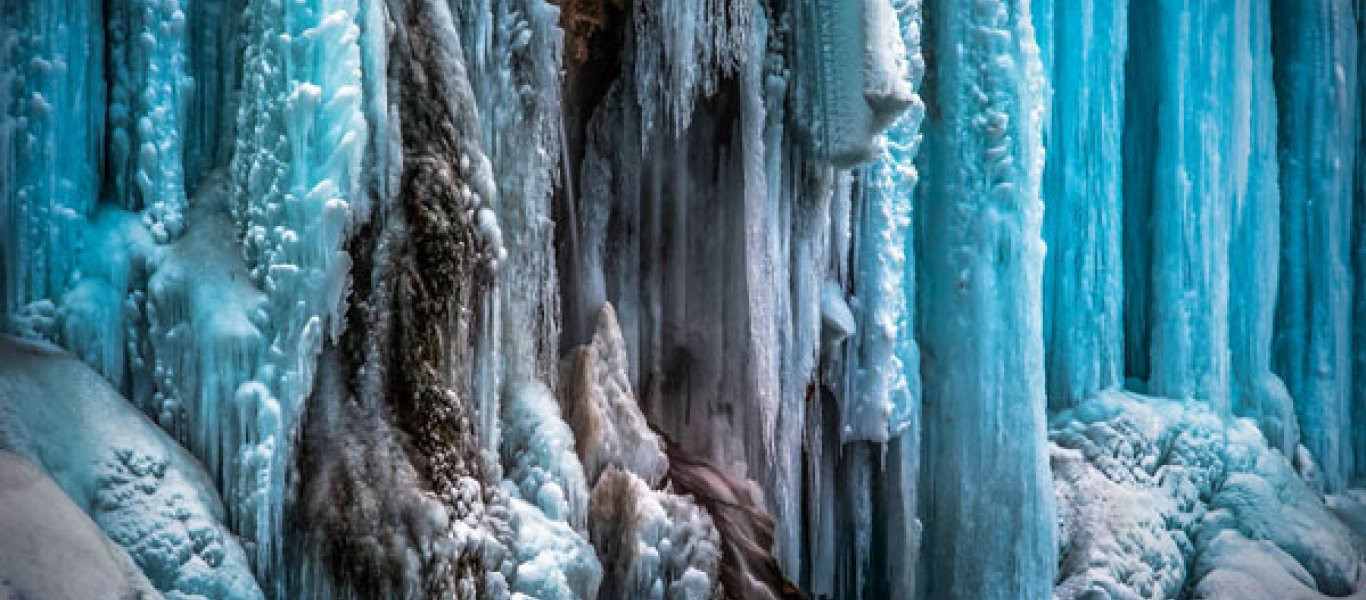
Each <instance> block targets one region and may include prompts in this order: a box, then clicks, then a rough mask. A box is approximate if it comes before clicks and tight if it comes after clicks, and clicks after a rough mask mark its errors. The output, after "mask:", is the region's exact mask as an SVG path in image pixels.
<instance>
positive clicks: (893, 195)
mask: <svg viewBox="0 0 1366 600" xmlns="http://www.w3.org/2000/svg"><path fill="white" fill-rule="evenodd" d="M889 8H892V9H894V10H895V13H896V14H895V15H893V16H897V17H899V18H900V25H901V28H900V34H901V35H900V36H899V37H898V38H896V39H895V40H894V41H895V42H896V44H895V45H896V46H897V47H898V50H897V52H898V54H900V55H902V56H905V57H906V59H905V61H906V63H907V65H908V66H909V73H910V75H909V77H908V78H907V79H908V80H909V81H910V82H911V83H912V84H915V85H918V84H919V83H920V78H921V76H922V74H923V72H924V70H925V62H924V59H923V58H922V57H921V55H920V3H919V2H917V1H915V0H912V1H909V2H898V3H896V4H895V5H893V6H890V7H889ZM909 97H910V98H911V99H912V101H911V105H910V109H909V110H907V111H906V112H905V113H904V114H902V116H901V117H900V118H898V119H897V121H896V123H894V124H893V125H892V127H891V128H890V129H889V130H888V131H887V132H886V133H885V134H883V135H881V136H879V137H878V139H877V140H876V142H875V145H876V146H877V149H878V155H877V160H876V161H875V162H874V163H873V164H871V165H869V166H868V167H866V168H864V169H863V189H864V190H865V192H864V194H863V201H862V202H861V203H860V207H861V211H860V213H861V214H859V215H857V216H856V217H855V219H856V223H857V228H858V240H857V242H856V257H855V259H854V260H855V262H856V268H857V272H856V276H855V277H856V279H855V282H854V285H853V287H854V295H855V297H856V298H857V302H856V308H855V312H856V314H855V318H856V320H857V324H858V327H857V331H856V333H855V338H856V339H855V341H854V343H855V346H854V347H855V348H856V351H857V354H858V355H857V357H856V358H855V360H854V363H853V365H851V367H854V368H851V369H850V371H851V372H852V374H853V375H854V381H853V385H852V386H851V389H852V391H853V393H852V394H851V397H848V398H845V399H844V403H843V409H844V410H843V417H842V419H841V424H842V425H841V427H842V429H841V438H842V439H844V440H869V441H875V442H886V441H888V440H889V439H891V438H893V437H896V436H897V435H899V434H900V433H901V432H902V431H903V430H905V429H906V428H907V427H908V426H911V425H913V422H914V420H915V419H916V417H917V415H918V412H919V411H918V406H917V404H918V402H919V399H920V349H919V348H917V347H916V343H915V339H914V338H915V336H914V331H913V329H914V324H915V322H914V319H915V311H914V299H915V259H914V256H915V248H914V244H913V236H912V233H911V228H910V221H911V196H912V194H913V193H914V191H915V185H916V182H917V181H918V179H919V175H918V174H917V173H916V170H915V156H916V153H917V151H918V150H919V148H920V122H921V120H922V119H924V117H925V104H924V103H923V102H921V100H920V98H919V97H918V96H916V95H914V94H911V95H909Z"/></svg>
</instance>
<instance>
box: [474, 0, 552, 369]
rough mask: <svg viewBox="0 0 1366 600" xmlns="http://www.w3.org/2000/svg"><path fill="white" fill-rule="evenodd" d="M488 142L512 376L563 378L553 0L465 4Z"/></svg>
mask: <svg viewBox="0 0 1366 600" xmlns="http://www.w3.org/2000/svg"><path fill="white" fill-rule="evenodd" d="M459 12H460V13H461V17H460V21H461V27H462V30H463V33H462V37H461V40H462V41H463V42H464V45H465V56H466V61H467V63H468V64H469V65H471V69H470V80H471V81H470V84H471V86H472V88H473V90H474V94H475V98H476V99H477V101H478V103H479V109H480V119H479V125H480V129H481V134H482V135H481V144H482V147H483V148H484V150H485V152H487V153H488V155H489V157H490V161H491V162H492V164H493V171H494V178H495V182H496V184H497V189H498V194H497V198H496V200H495V201H494V206H495V212H496V213H497V217H498V223H499V225H500V229H501V230H502V231H503V239H502V244H503V246H504V248H505V250H506V252H507V256H506V257H505V258H504V260H503V261H502V265H501V268H500V271H499V278H498V289H499V307H500V314H499V321H500V323H502V324H503V325H502V327H501V329H502V331H501V334H500V335H501V338H502V339H501V342H500V354H501V356H502V358H501V364H500V365H495V366H496V368H497V369H498V370H500V371H501V372H502V373H503V375H504V378H503V381H502V383H503V384H505V385H511V386H516V385H519V384H520V382H523V381H526V380H529V379H538V380H541V381H543V382H544V383H546V384H547V385H549V386H551V387H553V386H554V385H555V380H554V378H555V376H556V370H557V368H558V363H559V358H558V353H559V333H560V325H559V321H560V306H559V289H558V285H559V281H558V275H557V273H556V270H555V261H553V260H547V257H550V256H553V254H554V251H555V250H554V236H553V234H554V223H553V221H552V219H551V213H552V211H551V194H552V193H553V192H554V189H555V187H556V184H557V175H558V174H559V169H560V153H561V148H560V146H561V139H560V136H561V131H560V126H561V123H560V113H559V111H560V105H561V102H560V91H559V85H560V83H559V77H560V69H561V61H560V54H561V48H562V46H563V34H562V33H561V31H560V29H559V27H557V26H556V22H557V21H558V19H559V15H560V12H559V10H558V9H557V8H556V7H555V6H554V5H552V4H549V3H547V2H545V1H544V0H469V1H466V2H464V3H463V4H462V8H460V9H459Z"/></svg>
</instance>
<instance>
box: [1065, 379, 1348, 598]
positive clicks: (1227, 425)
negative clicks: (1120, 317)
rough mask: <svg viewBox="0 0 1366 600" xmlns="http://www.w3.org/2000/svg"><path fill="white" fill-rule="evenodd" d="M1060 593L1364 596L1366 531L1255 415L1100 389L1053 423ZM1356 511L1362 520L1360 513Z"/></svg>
mask: <svg viewBox="0 0 1366 600" xmlns="http://www.w3.org/2000/svg"><path fill="white" fill-rule="evenodd" d="M1051 437H1052V440H1053V443H1054V447H1053V451H1052V463H1053V469H1054V484H1055V486H1056V488H1057V491H1058V497H1059V522H1060V530H1059V534H1060V539H1059V553H1060V556H1061V561H1062V562H1061V573H1060V575H1059V578H1058V581H1059V584H1058V587H1057V590H1056V595H1057V597H1058V598H1086V597H1091V596H1089V595H1088V594H1096V593H1102V594H1104V595H1106V596H1107V597H1111V598H1174V597H1193V598H1208V599H1216V598H1227V599H1233V598H1267V599H1271V598H1304V599H1309V598H1325V597H1344V596H1351V597H1366V587H1363V583H1366V563H1363V557H1364V556H1366V555H1363V554H1362V548H1363V545H1362V543H1363V540H1362V538H1360V537H1359V536H1358V534H1355V533H1353V532H1352V530H1351V529H1349V527H1348V526H1347V525H1346V524H1344V522H1343V521H1342V520H1341V519H1340V518H1339V517H1338V516H1336V515H1335V514H1334V512H1333V511H1332V510H1330V506H1335V507H1339V508H1340V509H1342V511H1343V514H1346V515H1359V514H1360V513H1357V512H1355V510H1353V508H1352V507H1351V506H1350V505H1348V504H1347V503H1348V502H1351V499H1350V497H1344V498H1342V499H1334V500H1330V501H1329V503H1328V504H1325V502H1324V500H1323V499H1322V498H1321V497H1319V496H1318V495H1317V494H1316V493H1315V492H1314V491H1313V490H1312V489H1311V488H1310V487H1309V486H1308V485H1307V484H1306V483H1305V482H1304V480H1302V479H1301V477H1300V475H1299V474H1298V473H1297V472H1296V470H1295V468H1294V467H1293V466H1292V464H1291V463H1290V461H1289V460H1287V458H1286V457H1285V455H1283V454H1281V453H1280V452H1279V451H1277V450H1273V449H1271V448H1269V447H1268V446H1267V444H1266V441H1265V439H1264V438H1263V437H1262V435H1261V433H1260V432H1259V431H1258V430H1257V428H1256V426H1255V425H1254V424H1253V423H1252V422H1251V421H1248V420H1243V419H1239V420H1228V419H1227V418H1223V417H1220V416H1218V415H1217V414H1215V413H1214V412H1213V411H1212V410H1211V409H1210V408H1209V407H1208V406H1206V405H1202V404H1191V403H1184V402H1181V401H1176V400H1169V399H1161V398H1153V397H1146V396H1137V395H1132V394H1128V393H1123V392H1113V391H1111V392H1102V393H1101V394H1100V396H1098V397H1097V398H1095V399H1092V400H1089V401H1086V402H1084V403H1082V404H1080V405H1079V406H1078V407H1076V408H1074V409H1072V410H1070V411H1067V412H1064V413H1062V414H1061V415H1059V416H1058V417H1057V418H1056V419H1055V420H1054V422H1053V425H1052V432H1051ZM1354 518H1359V517H1354Z"/></svg>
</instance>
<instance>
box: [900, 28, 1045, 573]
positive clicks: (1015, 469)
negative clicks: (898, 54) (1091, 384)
mask: <svg viewBox="0 0 1366 600" xmlns="http://www.w3.org/2000/svg"><path fill="white" fill-rule="evenodd" d="M1029 10H1030V9H1029V3H1028V2H1006V1H998V2H992V1H979V2H972V3H959V2H938V3H936V4H935V5H934V10H932V11H927V13H926V14H927V16H930V15H932V17H930V18H929V20H930V22H928V23H927V29H928V30H929V31H931V32H932V33H933V36H932V39H933V40H934V41H933V43H932V44H931V45H930V49H929V51H927V53H926V56H927V58H928V59H929V60H928V61H927V62H928V63H929V65H928V69H927V74H928V77H927V81H929V82H930V85H929V86H928V89H927V91H926V93H925V96H926V99H927V101H926V104H927V105H928V106H929V107H930V109H929V117H928V118H927V119H926V125H927V126H926V128H925V130H926V136H925V148H924V153H925V156H924V158H925V163H924V168H923V169H922V172H923V173H924V174H925V182H924V183H925V193H924V194H920V195H918V196H919V197H920V198H923V199H924V203H923V205H922V206H920V207H919V210H918V211H917V221H916V223H917V228H918V229H917V232H916V234H917V237H918V238H919V239H920V240H921V241H920V246H919V248H918V250H919V252H918V256H917V260H918V269H917V272H918V273H919V274H921V275H922V277H921V278H920V280H919V283H920V292H919V298H920V302H921V310H920V311H918V312H919V314H920V315H921V318H920V333H921V335H920V339H921V343H922V348H923V356H924V364H923V367H922V373H923V375H924V424H925V427H924V431H925V445H924V448H925V456H924V457H923V463H922V464H923V465H924V470H923V473H924V476H923V486H924V487H923V492H922V494H921V496H922V498H924V499H925V500H926V502H927V505H926V507H925V513H924V515H925V520H926V528H927V529H926V531H927V537H926V539H925V543H924V549H925V555H924V556H925V567H926V572H927V573H929V574H931V576H929V577H927V578H926V580H927V581H926V587H927V592H928V595H927V596H926V597H932V598H949V599H956V598H961V599H966V598H974V599H983V600H990V599H996V598H999V599H1003V600H1004V599H1011V600H1036V599H1045V598H1050V597H1051V596H1052V590H1053V572H1054V568H1055V562H1056V556H1055V553H1054V531H1053V530H1054V519H1053V515H1054V508H1053V488H1052V484H1051V482H1050V478H1049V471H1048V463H1047V452H1046V446H1045V435H1044V412H1045V406H1044V405H1045V398H1044V365H1043V324H1042V320H1043V315H1042V306H1041V304H1042V300H1041V297H1040V289H1041V287H1040V286H1041V279H1042V270H1043V252H1044V247H1043V243H1042V239H1041V238H1040V235H1041V219H1042V213H1043V205H1042V204H1041V203H1040V201H1039V185H1040V179H1041V171H1042V167H1043V158H1044V157H1043V144H1042V141H1041V136H1040V125H1041V121H1042V118H1043V115H1042V110H1043V108H1042V103H1041V102H1042V97H1041V96H1042V93H1043V74H1042V66H1041V65H1040V63H1039V58H1038V50H1037V48H1036V46H1035V43H1034V31H1033V26H1032V24H1031V20H1030V14H1029Z"/></svg>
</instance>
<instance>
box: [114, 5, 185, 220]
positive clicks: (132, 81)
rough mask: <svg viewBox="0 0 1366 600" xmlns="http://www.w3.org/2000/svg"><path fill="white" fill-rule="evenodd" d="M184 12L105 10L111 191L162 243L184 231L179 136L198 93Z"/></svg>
mask: <svg viewBox="0 0 1366 600" xmlns="http://www.w3.org/2000/svg"><path fill="white" fill-rule="evenodd" d="M190 3H194V0H188V1H187V2H186V3H185V4H190ZM186 8H187V6H183V5H182V2H180V1H179V0H154V1H142V0H120V1H117V2H112V3H110V4H109V5H108V10H107V15H108V25H107V27H106V29H107V32H108V33H107V34H106V35H107V40H108V44H109V46H110V53H109V54H110V55H109V64H110V75H111V76H112V79H113V81H112V84H111V85H110V90H109V117H108V121H109V122H108V126H109V141H108V144H109V153H108V157H109V161H108V164H107V165H106V166H105V169H106V171H107V180H108V181H109V189H108V190H106V193H107V194H108V195H109V196H111V197H112V199H113V200H114V202H115V203H116V204H118V205H119V206H122V207H123V208H126V209H129V210H142V211H144V212H143V214H144V218H145V219H146V220H147V222H148V224H149V228H150V229H151V231H152V236H153V238H154V239H155V240H156V241H157V242H158V243H166V242H167V241H169V240H171V239H174V238H176V237H178V236H179V235H180V234H181V233H182V232H184V229H185V219H184V211H185V205H186V202H187V198H186V195H187V192H186V185H185V172H184V166H183V165H184V144H183V140H182V136H183V135H184V134H183V132H184V131H185V129H186V128H185V125H186V119H187V116H188V114H187V113H188V111H187V109H188V103H187V102H186V100H187V98H188V97H189V96H190V95H191V94H192V93H193V91H194V90H193V85H194V82H193V81H192V80H191V79H190V77H189V75H188V62H189V58H188V56H187V54H186V38H187V36H188V34H189V32H188V29H189V23H188V20H189V17H188V16H187V12H186ZM206 75H207V74H206Z"/></svg>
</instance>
